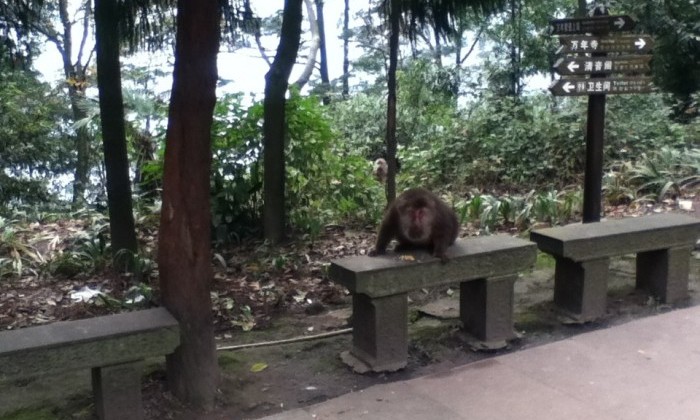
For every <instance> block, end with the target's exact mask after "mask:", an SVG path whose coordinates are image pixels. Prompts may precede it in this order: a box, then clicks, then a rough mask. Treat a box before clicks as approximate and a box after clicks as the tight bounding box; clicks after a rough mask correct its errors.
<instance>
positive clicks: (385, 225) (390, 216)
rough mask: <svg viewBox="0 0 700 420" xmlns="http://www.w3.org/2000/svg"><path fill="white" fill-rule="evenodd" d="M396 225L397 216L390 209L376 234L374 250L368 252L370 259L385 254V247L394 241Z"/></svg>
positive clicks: (392, 209) (397, 221) (393, 210)
mask: <svg viewBox="0 0 700 420" xmlns="http://www.w3.org/2000/svg"><path fill="white" fill-rule="evenodd" d="M398 223H399V220H398V215H397V214H396V211H395V209H394V208H390V209H389V210H388V211H387V213H386V215H385V216H384V220H382V224H381V226H380V227H379V234H377V243H376V244H375V246H374V249H372V250H371V251H369V255H370V256H371V257H373V256H375V255H382V254H385V253H386V247H387V246H388V245H389V243H390V242H391V240H392V239H394V236H395V232H396V226H397V225H398Z"/></svg>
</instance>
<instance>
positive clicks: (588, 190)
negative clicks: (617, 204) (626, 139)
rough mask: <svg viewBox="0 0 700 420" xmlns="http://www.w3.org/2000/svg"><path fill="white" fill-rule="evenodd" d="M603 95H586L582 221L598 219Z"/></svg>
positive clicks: (602, 133) (600, 186)
mask: <svg viewBox="0 0 700 420" xmlns="http://www.w3.org/2000/svg"><path fill="white" fill-rule="evenodd" d="M604 126H605V95H591V96H589V97H588V120H587V127H586V170H585V175H584V182H583V223H593V222H599V221H600V213H601V201H602V200H601V198H602V197H601V189H602V186H603V139H604Z"/></svg>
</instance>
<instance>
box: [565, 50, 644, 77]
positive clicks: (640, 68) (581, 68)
mask: <svg viewBox="0 0 700 420" xmlns="http://www.w3.org/2000/svg"><path fill="white" fill-rule="evenodd" d="M650 61H651V56H650V55H621V56H617V57H563V58H560V59H559V60H557V62H556V63H554V70H556V72H557V73H559V74H561V75H562V76H569V75H585V74H611V73H648V72H650V71H651V68H650V67H649V62H650Z"/></svg>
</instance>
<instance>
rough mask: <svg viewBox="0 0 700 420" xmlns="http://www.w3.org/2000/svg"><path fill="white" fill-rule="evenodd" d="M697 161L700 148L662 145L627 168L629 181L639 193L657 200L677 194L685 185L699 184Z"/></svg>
mask: <svg viewBox="0 0 700 420" xmlns="http://www.w3.org/2000/svg"><path fill="white" fill-rule="evenodd" d="M699 161H700V149H691V150H678V149H672V148H669V147H662V148H661V149H660V150H658V151H656V152H653V153H650V154H648V155H647V154H643V155H642V157H641V159H639V160H638V161H637V162H636V163H635V164H634V165H633V166H632V167H631V169H630V181H631V182H632V183H634V184H635V185H637V186H638V187H637V189H638V192H639V193H640V194H653V196H654V197H655V199H656V200H662V199H663V198H664V197H665V196H666V195H667V194H671V195H673V196H677V195H679V194H680V193H681V191H682V190H683V189H684V188H686V187H687V188H690V187H693V186H696V185H698V184H700V167H699V165H700V164H698V162H699Z"/></svg>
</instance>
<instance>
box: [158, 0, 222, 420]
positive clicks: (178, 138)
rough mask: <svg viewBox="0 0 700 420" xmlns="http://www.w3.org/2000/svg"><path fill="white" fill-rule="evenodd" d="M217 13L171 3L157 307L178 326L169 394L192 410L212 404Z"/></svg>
mask: <svg viewBox="0 0 700 420" xmlns="http://www.w3.org/2000/svg"><path fill="white" fill-rule="evenodd" d="M220 19H221V11H220V9H219V2H218V1H216V0H206V1H204V0H180V1H178V3H177V39H176V45H175V69H174V72H173V89H172V95H171V99H170V110H169V116H168V129H167V135H166V149H165V168H164V174H163V206H162V211H161V225H160V236H159V244H158V249H159V252H158V254H159V255H158V266H159V269H160V281H161V293H162V298H163V303H164V304H165V306H166V307H167V308H168V310H169V311H170V312H171V313H172V314H173V315H174V316H175V318H177V320H178V321H179V323H180V330H181V332H180V335H181V344H180V346H179V347H178V348H177V350H176V351H175V353H174V354H172V355H170V356H168V357H167V373H168V382H169V384H170V387H171V390H172V392H173V393H174V394H175V395H176V396H177V397H178V398H180V399H182V400H184V401H185V402H187V403H189V404H192V405H194V406H196V407H202V408H211V407H213V404H214V397H215V393H216V387H217V384H218V381H219V370H218V366H217V361H216V347H215V344H214V331H213V320H212V314H211V297H210V290H211V281H212V270H211V233H210V229H211V214H210V204H209V200H210V197H209V176H210V167H211V125H212V115H213V111H214V104H215V103H216V79H217V68H216V56H217V52H218V49H219V32H220V26H219V25H220Z"/></svg>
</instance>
